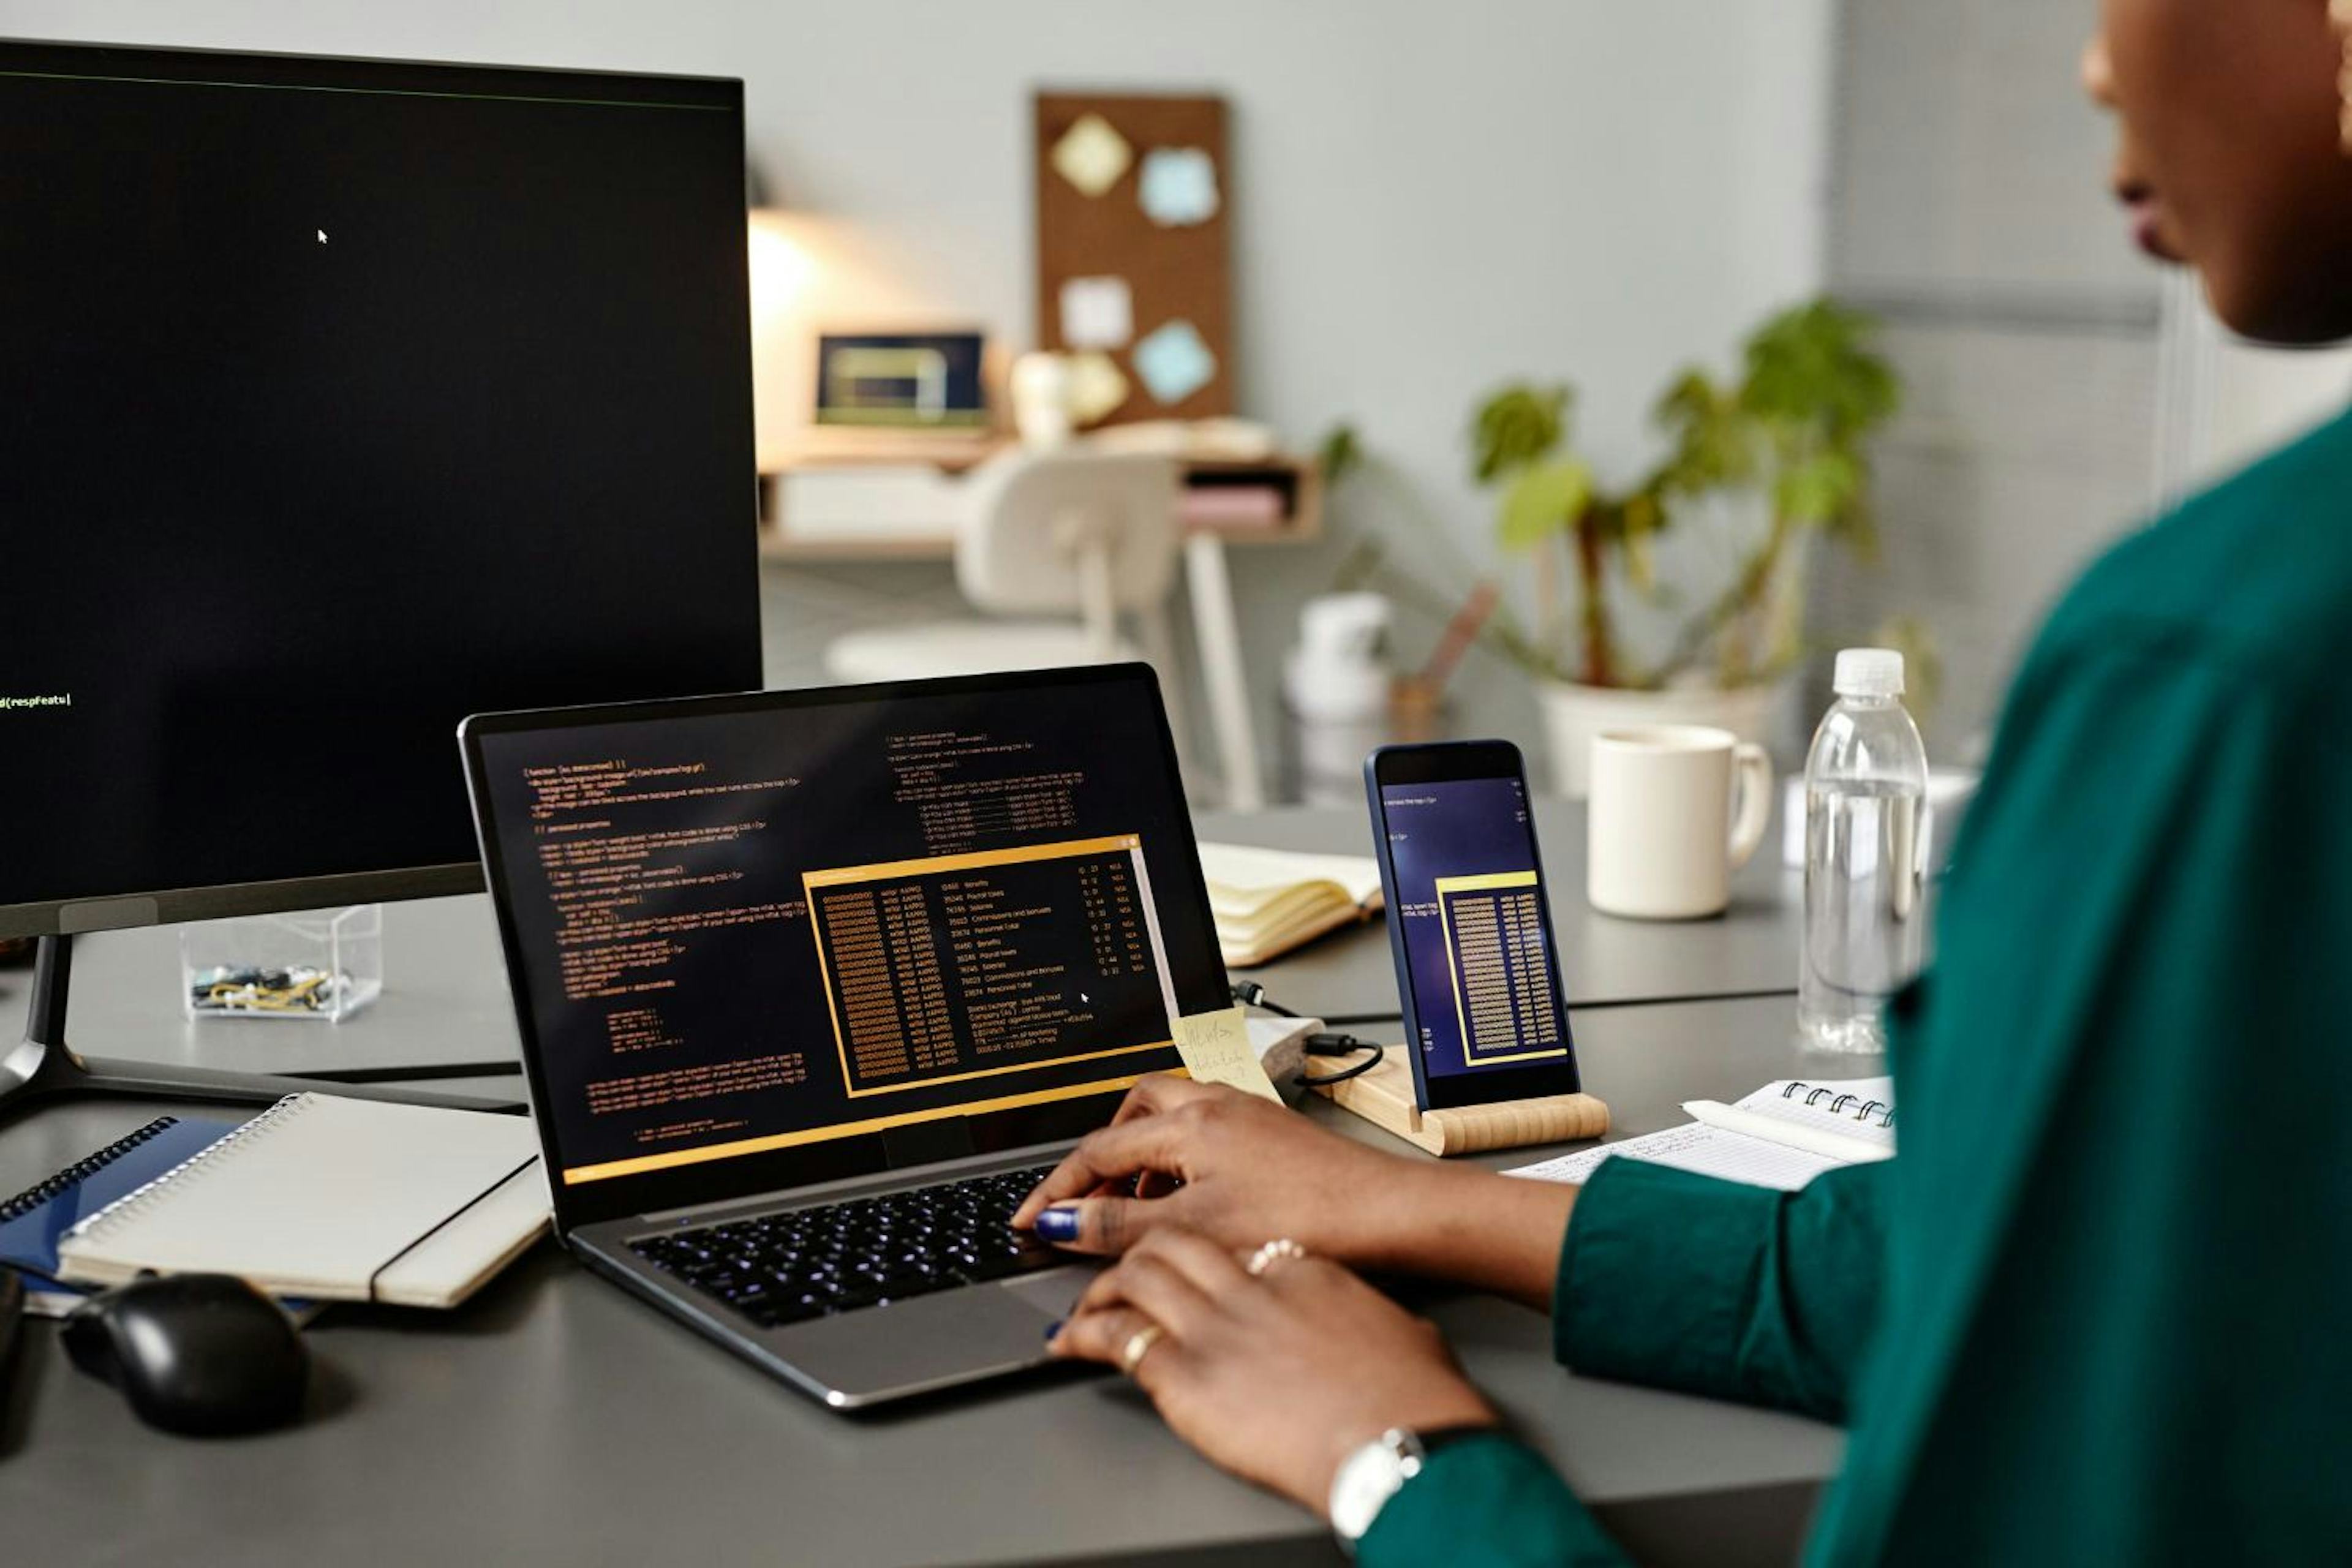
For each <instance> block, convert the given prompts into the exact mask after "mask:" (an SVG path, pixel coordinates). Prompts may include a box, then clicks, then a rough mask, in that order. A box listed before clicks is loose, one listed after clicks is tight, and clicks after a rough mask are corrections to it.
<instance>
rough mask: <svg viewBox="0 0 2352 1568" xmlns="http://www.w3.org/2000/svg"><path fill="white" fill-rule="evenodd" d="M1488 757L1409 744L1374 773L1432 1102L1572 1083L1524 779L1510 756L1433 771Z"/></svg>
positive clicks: (1426, 1094)
mask: <svg viewBox="0 0 2352 1568" xmlns="http://www.w3.org/2000/svg"><path fill="white" fill-rule="evenodd" d="M1478 752H1487V753H1488V754H1486V756H1485V757H1484V758H1483V759H1482V758H1481V757H1480V756H1478V755H1477V754H1476V753H1478ZM1502 752H1503V753H1504V755H1506V756H1507V757H1508V758H1509V760H1510V761H1511V762H1512V763H1516V761H1517V757H1516V753H1515V752H1510V751H1509V749H1508V748H1502ZM1432 753H1437V755H1435V756H1432ZM1446 753H1453V754H1450V755H1449V754H1446ZM1482 760H1483V761H1484V762H1485V763H1486V765H1487V766H1489V767H1492V766H1493V765H1494V764H1495V763H1496V760H1497V759H1496V757H1495V756H1494V755H1493V754H1492V752H1491V750H1490V749H1489V748H1486V747H1483V746H1481V747H1465V748H1463V750H1462V752H1455V751H1454V748H1450V747H1428V748H1413V749H1412V752H1405V753H1402V754H1401V755H1400V754H1393V753H1384V754H1383V756H1382V758H1380V759H1376V763H1386V764H1387V765H1385V766H1380V767H1376V769H1375V776H1374V778H1373V780H1372V787H1373V789H1374V791H1375V794H1376V798H1377V800H1378V803H1379V807H1380V818H1381V831H1382V835H1383V838H1384V843H1383V846H1382V847H1383V851H1384V853H1383V856H1382V859H1383V861H1384V863H1385V868H1386V869H1387V872H1388V875H1389V877H1390V879H1391V888H1390V891H1389V897H1390V900H1391V901H1390V905H1389V919H1390V921H1392V922H1393V924H1392V926H1391V932H1392V940H1393V942H1394V945H1395V949H1396V954H1397V961H1398V971H1399V979H1400V980H1401V982H1402V984H1403V986H1404V988H1406V989H1408V990H1409V991H1410V993H1411V994H1410V996H1409V998H1407V1007H1406V1025H1407V1027H1408V1029H1409V1030H1411V1031H1412V1032H1413V1034H1414V1035H1415V1036H1416V1037H1417V1038H1416V1040H1415V1041H1414V1043H1415V1044H1416V1045H1417V1047H1418V1053H1417V1054H1418V1056H1419V1058H1420V1059H1419V1063H1418V1067H1419V1069H1420V1070H1419V1072H1418V1073H1417V1074H1416V1077H1417V1079H1419V1081H1420V1082H1421V1084H1422V1086H1423V1099H1424V1101H1425V1102H1426V1103H1427V1104H1429V1105H1431V1106H1438V1105H1445V1104H1465V1103H1477V1102H1480V1101H1484V1100H1499V1099H1517V1098H1520V1097H1523V1096H1525V1095H1528V1094H1538V1093H1559V1092H1566V1091H1567V1090H1570V1089H1575V1088H1576V1087H1577V1085H1576V1082H1575V1077H1576V1066H1575V1055H1574V1050H1575V1047H1574V1043H1573V1041H1572V1039H1571V1038H1570V1032H1569V1020H1568V1005H1567V998H1566V997H1565V996H1564V995H1563V994H1561V990H1560V984H1559V959H1558V955H1557V954H1556V953H1555V952H1553V951H1552V937H1551V921H1550V917H1549V912H1548V910H1547V908H1546V905H1545V901H1544V888H1543V880H1542V871H1541V867H1540V862H1539V860H1538V855H1537V849H1536V836H1535V825H1534V822H1533V819H1532V816H1531V814H1530V811H1529V808H1528V789H1527V784H1526V781H1525V780H1524V778H1522V777H1521V776H1520V774H1519V773H1518V770H1517V767H1516V765H1514V766H1511V767H1510V768H1509V769H1508V771H1507V772H1500V773H1488V774H1487V775H1486V776H1474V777H1463V776H1454V777H1433V776H1426V775H1430V774H1434V773H1458V772H1462V771H1466V770H1467V768H1468V766H1469V765H1471V764H1474V763H1478V762H1480V761H1482ZM1399 773H1402V774H1404V775H1407V776H1404V777H1398V776H1395V775H1397V774H1399ZM1505 1080H1508V1081H1505Z"/></svg>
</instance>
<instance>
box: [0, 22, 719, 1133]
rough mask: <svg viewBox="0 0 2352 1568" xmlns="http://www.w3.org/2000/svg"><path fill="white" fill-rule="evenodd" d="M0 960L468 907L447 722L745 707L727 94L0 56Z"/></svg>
mask: <svg viewBox="0 0 2352 1568" xmlns="http://www.w3.org/2000/svg"><path fill="white" fill-rule="evenodd" d="M0 149H5V153H4V154H0V300H5V301H6V313H7V325H6V330H5V341H0V428H5V431H6V437H5V440H0V520H5V521H4V522H0V759H5V762H4V763H0V842H5V846H6V847H5V853H0V936H5V935H47V934H54V933H70V932H75V931H92V930H100V929H105V928H109V927H118V926H126V925H138V924H147V923H152V922H156V921H171V920H184V919H192V918H205V917H211V916H217V915H226V914H236V913H246V912H254V911H266V910H288V909H301V908H315V907H320V906H324V905H330V904H335V903H342V902H348V901H355V900H377V899H384V898H398V897H415V896H424V895H430V894H440V893H450V892H460V891H465V890H468V889H476V888H478V887H479V886H480V885H481V882H480V871H479V865H478V860H477V859H476V856H475V847H474V840H473V833H472V827H471V824H470V822H469V820H468V816H467V803H466V790H465V783H464V779H463V776H462V773H461V770H460V768H459V766H458V763H457V752H456V747H455V743H454V740H453V737H454V735H455V732H456V730H457V723H458V721H459V720H460V719H462V718H464V717H465V716H466V715H467V714H468V713H474V712H479V711H482V710H489V709H506V708H517V707H530V706H539V705H543V704H549V703H567V702H583V701H591V700H596V701H610V700H627V699H635V698H651V697H657V696H671V695H677V694H684V693H691V692H704V691H725V690H740V689H747V688H753V687H756V686H757V685H758V684H759V682H760V635H759V603H758V564H757V537H756V531H755V530H756V521H755V516H756V511H755V507H756V500H755V496H756V483H757V480H756V475H755V463H754V458H753V449H752V431H751V351H750V310H749V305H748V300H747V281H746V276H745V274H746V244H747V235H746V228H745V218H744V196H743V192H744V184H743V112H742V87H741V84H740V82H736V81H726V80H715V79H689V78H679V77H655V76H624V75H612V74H606V73H602V72H585V71H552V70H530V69H510V68H481V67H471V66H451V65H424V64H409V63H394V62H388V61H373V60H333V59H315V58H298V57H292V56H282V55H242V54H219V53H210V52H191V51H180V50H156V49H132V48H116V47H88V46H69V45H58V44H44V43H21V42H19V43H0ZM0 1076H5V1075H0ZM0 1089H5V1083H0Z"/></svg>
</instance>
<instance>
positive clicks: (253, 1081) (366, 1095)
mask: <svg viewBox="0 0 2352 1568" xmlns="http://www.w3.org/2000/svg"><path fill="white" fill-rule="evenodd" d="M72 975H73V938H72V937H70V936H45V937H43V938H41V939H40V946H39V948H38V950H37V952H36V954H35V956H34V960H33V995H32V1002H31V1005H29V1006H28V1007H27V1008H26V1013H25V1037H24V1039H22V1040H21V1041H19V1042H18V1043H17V1044H16V1046H15V1047H11V1048H10V1049H9V1050H8V1051H7V1053H6V1054H5V1056H0V1122H5V1121H8V1120H9V1119H11V1118H13V1117H15V1116H18V1115H21V1114H22V1113H23V1112H24V1111H26V1110H29V1109H31V1108H32V1107H33V1106H35V1105H37V1104H39V1103H40V1102H42V1101H44V1100H66V1099H74V1098H81V1097H86V1096H93V1095H104V1096H111V1097H115V1098H120V1099H136V1100H183V1101H189V1102H193V1103H195V1104H200V1105H269V1104H272V1103H274V1102H276V1101H278V1100H282V1099H284V1098H285V1097H286V1096H288V1095H289V1094H301V1093H303V1092H305V1091H317V1092H321V1093H327V1094H337V1095H344V1096H347V1097H350V1098H352V1099H355V1100H396V1101H399V1102H400V1103H403V1104H406V1105H440V1106H447V1107H450V1108H452V1109H455V1110H519V1109H520V1106H519V1105H518V1104H517V1103H516V1101H515V1100H513V1099H512V1098H511V1097H509V1098H507V1099H503V1100H494V1099H485V1098H477V1097H474V1096H470V1095H453V1094H434V1093H429V1092H426V1091H423V1090H418V1089H387V1088H383V1087H381V1086H379V1085H377V1084H371V1083H365V1082H359V1083H354V1082H350V1081H341V1080H339V1079H328V1078H276V1077H272V1076H271V1075H269V1074H268V1073H243V1072H221V1071H219V1070H217V1069H215V1068H196V1067H173V1066H167V1065H164V1064H162V1063H152V1062H119V1061H101V1060H99V1059H97V1058H91V1057H85V1056H82V1055H80V1054H79V1052H77V1051H75V1050H74V1049H73V1048H72V1047H69V1046H68V1045H67V1044H66V995H67V992H68V988H69V985H68V983H69V982H70V980H71V978H72ZM436 1070H438V1069H433V1068H421V1069H418V1070H417V1072H416V1073H415V1074H410V1073H406V1072H403V1073H401V1074H398V1075H396V1076H401V1077H408V1076H425V1074H428V1073H432V1072H435V1071H436ZM508 1070H511V1071H513V1072H517V1073H520V1071H521V1070H522V1068H521V1064H520V1063H515V1064H511V1065H510V1066H509V1067H508ZM482 1071H483V1069H482V1068H480V1067H478V1066H469V1065H467V1064H452V1065H451V1066H450V1068H448V1069H447V1072H446V1076H448V1077H450V1078H469V1077H478V1076H482ZM353 1076H354V1077H357V1078H361V1079H365V1078H366V1077H368V1076H371V1075H368V1074H365V1073H361V1074H356V1075H353ZM383 1076H386V1077H390V1076H395V1075H392V1074H385V1075H383Z"/></svg>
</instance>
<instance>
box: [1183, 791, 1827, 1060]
mask: <svg viewBox="0 0 2352 1568" xmlns="http://www.w3.org/2000/svg"><path fill="white" fill-rule="evenodd" d="M1199 827H1200V835H1201V837H1203V838H1208V839H1221V840H1225V841H1229V842H1233V843H1239V844H1263V845H1267V846H1271V847H1276V848H1283V849H1314V850H1321V851H1325V852H1328V853H1332V854H1346V855H1370V853H1371V852H1372V843H1371V828H1370V824H1369V823H1368V822H1367V820H1366V818H1365V815H1364V813H1363V812H1361V811H1349V810H1332V809H1297V810H1289V811H1271V812H1265V813H1261V814H1259V815H1257V816H1224V815H1220V814H1214V813H1211V814H1206V815H1203V816H1202V817H1201V818H1200V819H1199ZM1536 827H1537V830H1538V834H1539V835H1540V839H1541V843H1542V846H1543V861H1544V880H1545V882H1546V884H1547V887H1548V889H1549V892H1550V894H1551V915H1552V926H1553V931H1554V933H1555V934H1556V935H1557V936H1558V938H1559V962H1560V971H1561V973H1560V981H1561V984H1564V985H1566V986H1567V988H1568V995H1569V1000H1570V1002H1572V1003H1580V1004H1585V1005H1622V1004H1624V1003H1629V1002H1689V1001H1696V1000H1699V999H1701V998H1714V997H1729V996H1751V995H1758V994H1766V993H1774V992H1790V993H1793V992H1794V991H1795V990H1796V988H1797V954H1798V948H1799V943H1800V938H1801V931H1802V929H1803V928H1802V921H1803V915H1804V877H1803V875H1802V873H1800V872H1793V871H1790V870H1787V869H1785V868H1783V867H1782V866H1781V865H1780V858H1779V856H1778V854H1777V850H1778V849H1779V847H1780V838H1779V837H1778V836H1777V835H1771V834H1768V835H1767V836H1766V838H1765V847H1764V848H1763V849H1761V850H1760V851H1759V852H1758V854H1757V856H1756V858H1755V859H1753V860H1751V861H1749V862H1748V864H1747V866H1745V867H1743V868H1741V870H1740V872H1739V874H1738V876H1737V877H1736V878H1734V879H1733V881H1732V895H1731V907H1730V909H1728V910H1726V911H1725V912H1724V913H1723V914H1722V915H1720V916H1718V917H1717V918H1716V919H1714V920H1705V921H1627V920H1618V919H1616V918H1614V917H1612V916H1610V915H1604V914H1600V913H1597V912H1595V911H1594V910H1593V909H1592V907H1591V905H1590V904H1588V903H1586V902H1585V901H1584V806H1583V805H1582V804H1581V803H1580V802H1574V801H1566V800H1552V799H1538V801H1537V802H1536ZM1235 976H1236V978H1246V979H1251V980H1255V981H1258V982H1259V983H1261V984H1264V985H1265V988H1266V992H1267V994H1269V995H1271V996H1273V997H1274V998H1275V999H1276V1001H1278V1002H1280V1003H1281V1004H1282V1005H1284V1006H1286V1007H1288V1008H1290V1009H1292V1010H1293V1011H1294V1012H1300V1013H1311V1014H1316V1015H1319V1016H1326V1017H1328V1016H1333V1015H1345V1014H1350V1013H1359V1012H1369V1011H1371V1010H1372V1008H1373V1007H1375V1006H1378V1007H1385V1008H1393V1007H1394V1006H1395V1005H1396V1002H1395V996H1396V971H1395V967H1394V965H1393V963H1392V962H1391V958H1390V955H1389V939H1388V932H1387V930H1386V929H1385V928H1384V927H1383V926H1382V925H1381V922H1380V921H1372V922H1371V923H1370V924H1369V925H1366V926H1363V927H1360V928H1358V929H1354V930H1345V931H1336V932H1334V933H1332V934H1331V935H1330V936H1328V937H1326V938H1324V939H1323V940H1321V941H1320V942H1315V943H1313V944H1312V945H1310V946H1307V947H1305V948H1302V949H1300V950H1299V951H1298V952H1294V953H1290V954H1288V955H1286V956H1285V957H1283V958H1280V959H1277V960H1276V961H1275V962H1274V963H1269V964H1265V965H1262V966H1261V967H1259V968H1256V969H1249V970H1239V971H1236V972H1235ZM1373 998H1377V999H1378V1000H1377V1001H1368V999H1373Z"/></svg>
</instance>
